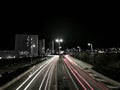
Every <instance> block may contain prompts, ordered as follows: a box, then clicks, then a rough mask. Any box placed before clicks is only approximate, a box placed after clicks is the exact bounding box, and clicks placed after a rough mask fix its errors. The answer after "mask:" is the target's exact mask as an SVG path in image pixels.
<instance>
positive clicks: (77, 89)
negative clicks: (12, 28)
mask: <svg viewBox="0 0 120 90" xmlns="http://www.w3.org/2000/svg"><path fill="white" fill-rule="evenodd" d="M64 66H65V68H66V71H67V73H68V75H69V77H70V78H71V80H72V82H73V84H74V86H75V88H76V90H79V88H78V87H77V85H76V83H75V82H74V80H73V78H72V76H71V75H70V73H69V71H68V69H67V67H66V65H64Z"/></svg>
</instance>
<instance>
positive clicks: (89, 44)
mask: <svg viewBox="0 0 120 90" xmlns="http://www.w3.org/2000/svg"><path fill="white" fill-rule="evenodd" d="M88 46H90V47H91V52H92V53H93V45H92V44H91V43H88Z"/></svg>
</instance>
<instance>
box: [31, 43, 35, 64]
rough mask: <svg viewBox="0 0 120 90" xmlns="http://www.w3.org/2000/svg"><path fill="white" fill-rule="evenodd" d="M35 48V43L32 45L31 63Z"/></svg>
mask: <svg viewBox="0 0 120 90" xmlns="http://www.w3.org/2000/svg"><path fill="white" fill-rule="evenodd" d="M33 48H35V44H33V45H31V64H32V56H33V55H32V53H33Z"/></svg>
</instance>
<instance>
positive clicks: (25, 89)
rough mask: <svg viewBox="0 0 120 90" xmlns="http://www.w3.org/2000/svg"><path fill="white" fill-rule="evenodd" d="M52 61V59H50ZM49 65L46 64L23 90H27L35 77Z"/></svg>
mask: <svg viewBox="0 0 120 90" xmlns="http://www.w3.org/2000/svg"><path fill="white" fill-rule="evenodd" d="M52 60H53V59H52ZM52 60H51V61H49V63H50V62H52ZM49 63H47V64H46V65H45V66H44V67H43V68H42V69H41V70H40V71H39V72H38V73H37V74H36V75H35V77H34V78H33V79H32V80H31V81H30V82H29V84H28V85H27V86H26V87H25V88H24V90H27V88H28V87H29V86H30V84H31V83H32V82H33V81H34V80H35V79H36V77H38V75H39V74H40V73H41V72H42V71H43V69H45V68H46V67H47V66H48V64H49Z"/></svg>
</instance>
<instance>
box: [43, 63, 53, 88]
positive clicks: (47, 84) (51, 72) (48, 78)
mask: <svg viewBox="0 0 120 90" xmlns="http://www.w3.org/2000/svg"><path fill="white" fill-rule="evenodd" d="M54 66H55V64H53V65H52V67H51V69H50V71H49V74H48V77H47V81H46V85H45V89H44V90H46V89H47V86H50V83H49V82H51V81H50V79H51V76H52V74H53V70H54ZM48 89H49V87H48Z"/></svg>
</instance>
